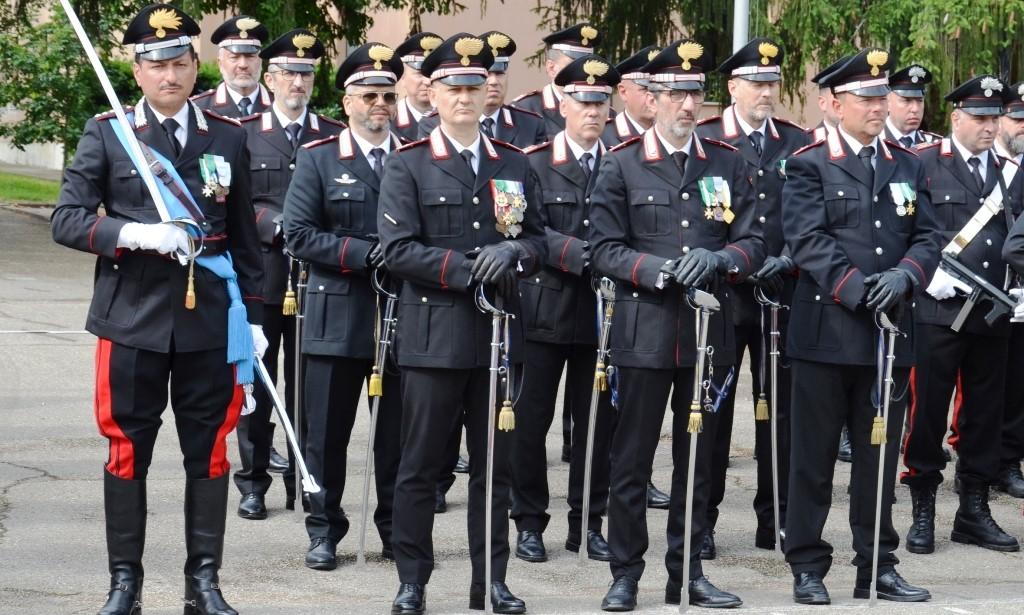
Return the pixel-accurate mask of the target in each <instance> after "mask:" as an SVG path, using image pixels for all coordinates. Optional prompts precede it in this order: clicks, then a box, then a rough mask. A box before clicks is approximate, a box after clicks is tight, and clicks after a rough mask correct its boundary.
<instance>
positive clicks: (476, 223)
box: [473, 221, 480, 231]
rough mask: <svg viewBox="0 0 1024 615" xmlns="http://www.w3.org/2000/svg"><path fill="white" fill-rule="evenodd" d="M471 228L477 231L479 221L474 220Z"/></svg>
mask: <svg viewBox="0 0 1024 615" xmlns="http://www.w3.org/2000/svg"><path fill="white" fill-rule="evenodd" d="M473 228H474V229H476V230H478V231H479V230H480V223H479V222H476V221H474V222H473Z"/></svg>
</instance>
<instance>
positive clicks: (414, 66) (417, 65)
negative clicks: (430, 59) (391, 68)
mask: <svg viewBox="0 0 1024 615" xmlns="http://www.w3.org/2000/svg"><path fill="white" fill-rule="evenodd" d="M405 65H406V66H408V67H409V68H411V69H413V70H420V69H421V68H422V67H423V60H420V61H418V62H406V63H405Z"/></svg>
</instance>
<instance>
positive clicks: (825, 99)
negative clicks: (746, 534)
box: [808, 55, 853, 461]
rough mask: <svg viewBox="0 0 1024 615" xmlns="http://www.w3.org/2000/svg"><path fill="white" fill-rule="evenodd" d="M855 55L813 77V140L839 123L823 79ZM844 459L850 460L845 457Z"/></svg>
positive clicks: (843, 58) (846, 57)
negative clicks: (815, 96) (817, 117)
mask: <svg viewBox="0 0 1024 615" xmlns="http://www.w3.org/2000/svg"><path fill="white" fill-rule="evenodd" d="M851 57H853V56H849V55H847V56H843V57H841V58H839V59H838V60H836V61H835V62H833V63H831V64H829V65H828V66H826V67H825V68H823V69H821V70H820V71H818V74H816V75H814V76H813V77H811V83H813V84H814V85H816V86H818V110H819V111H821V121H820V122H818V125H817V126H815V127H814V129H813V130H812V129H808V132H810V133H811V134H812V135H813V136H812V137H811V140H812V141H820V140H821V139H824V138H825V131H826V130H827V129H830V128H835V127H836V126H838V125H839V117H838V116H837V115H836V113H835V111H834V110H833V106H832V99H833V98H835V96H834V95H833V94H832V90H831V88H829V87H828V86H825V85H823V84H822V82H821V80H822V79H823V78H824V77H825V75H828V74H829V73H831V72H833V71H835V70H836V69H837V68H839V67H840V66H842V65H843V64H846V62H848V61H849V60H850V58H851ZM844 461H849V459H845V460H844Z"/></svg>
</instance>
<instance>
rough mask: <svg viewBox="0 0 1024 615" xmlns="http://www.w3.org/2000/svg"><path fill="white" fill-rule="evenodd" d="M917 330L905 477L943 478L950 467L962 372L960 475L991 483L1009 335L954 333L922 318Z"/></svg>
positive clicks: (918, 482)
mask: <svg viewBox="0 0 1024 615" xmlns="http://www.w3.org/2000/svg"><path fill="white" fill-rule="evenodd" d="M914 331H915V334H916V336H917V346H916V357H915V359H916V364H915V366H914V374H913V381H912V391H911V392H912V398H913V399H912V405H911V410H910V426H909V427H910V429H909V431H908V433H907V438H906V449H905V452H904V456H903V463H904V465H905V466H906V467H907V471H906V472H904V473H903V475H902V477H901V480H902V482H903V483H904V484H906V485H908V486H910V487H911V488H914V487H926V486H928V487H930V486H933V485H938V484H939V483H941V482H942V470H943V469H944V468H945V467H946V460H945V457H944V456H943V454H942V441H943V438H944V436H945V435H946V427H947V425H948V422H947V418H946V417H947V416H948V414H949V401H950V399H951V398H952V396H953V387H954V385H955V384H956V383H957V382H958V380H957V375H958V374H959V383H960V389H961V390H960V395H961V400H962V402H961V406H960V411H959V412H957V413H956V422H957V454H958V456H957V458H958V461H959V476H960V480H961V481H963V482H965V483H966V484H970V485H976V486H982V485H988V484H989V483H991V482H992V481H993V480H995V478H996V474H997V473H998V472H999V457H1000V438H999V436H997V435H996V434H1000V433H1002V432H1001V431H1000V430H1001V428H1002V423H1003V405H1004V403H1005V400H1006V398H1005V396H1006V388H1005V385H1006V364H1007V353H1008V350H1007V343H1008V340H1007V338H1005V337H992V336H983V335H976V334H973V333H967V332H960V333H956V332H955V331H953V330H951V329H950V328H948V327H941V326H936V325H925V324H918V325H917V326H916V328H915V329H914ZM1019 378H1020V376H1019V375H1018V376H1017V379H1019Z"/></svg>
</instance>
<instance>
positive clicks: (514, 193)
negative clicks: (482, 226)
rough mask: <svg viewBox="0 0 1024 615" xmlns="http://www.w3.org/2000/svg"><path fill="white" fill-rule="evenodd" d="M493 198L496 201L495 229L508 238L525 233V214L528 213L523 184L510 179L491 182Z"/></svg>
mask: <svg viewBox="0 0 1024 615" xmlns="http://www.w3.org/2000/svg"><path fill="white" fill-rule="evenodd" d="M491 198H492V199H493V200H494V219H495V220H497V222H496V223H495V225H494V228H496V229H497V230H498V232H499V233H501V234H502V235H504V236H505V237H508V238H515V237H516V236H518V235H519V233H521V232H523V227H522V222H523V213H524V212H525V211H526V188H525V186H524V185H523V182H517V181H512V180H509V179H492V180H491Z"/></svg>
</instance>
